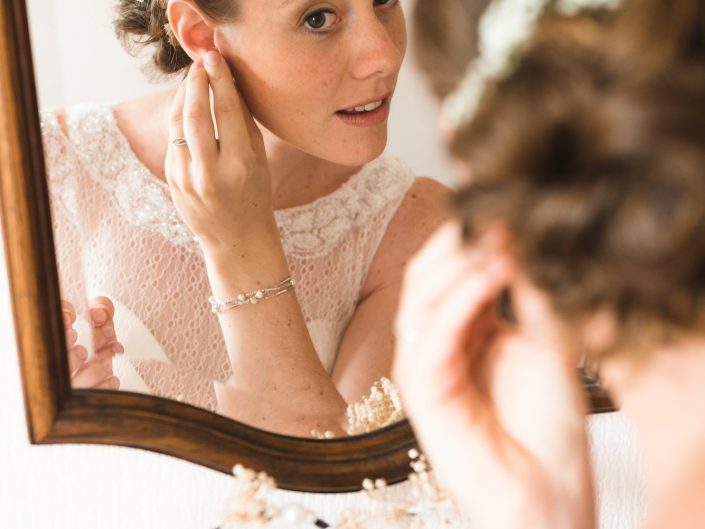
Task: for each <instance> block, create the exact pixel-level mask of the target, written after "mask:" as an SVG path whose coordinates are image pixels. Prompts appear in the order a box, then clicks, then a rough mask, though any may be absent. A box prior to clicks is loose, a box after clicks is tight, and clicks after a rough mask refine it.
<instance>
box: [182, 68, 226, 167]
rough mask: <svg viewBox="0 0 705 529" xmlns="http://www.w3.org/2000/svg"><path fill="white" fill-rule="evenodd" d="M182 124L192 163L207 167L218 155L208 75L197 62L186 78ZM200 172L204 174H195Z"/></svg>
mask: <svg viewBox="0 0 705 529" xmlns="http://www.w3.org/2000/svg"><path fill="white" fill-rule="evenodd" d="M183 125H184V136H185V137H186V141H188V149H189V151H190V152H191V160H192V162H193V163H195V164H196V165H197V166H198V167H199V168H203V167H208V166H209V165H210V164H211V162H212V161H215V160H216V157H217V156H218V146H217V144H216V142H215V128H214V127H213V118H212V117H211V105H210V92H209V84H208V74H207V73H206V71H205V69H204V68H203V65H202V64H201V63H195V64H193V65H192V66H191V69H190V70H189V73H188V77H187V78H186V94H185V99H184V123H183ZM204 172H207V171H196V172H195V173H196V174H200V173H204Z"/></svg>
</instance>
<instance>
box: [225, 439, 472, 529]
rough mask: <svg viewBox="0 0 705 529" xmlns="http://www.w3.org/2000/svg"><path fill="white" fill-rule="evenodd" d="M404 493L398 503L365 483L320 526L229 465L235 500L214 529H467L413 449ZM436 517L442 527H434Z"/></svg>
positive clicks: (382, 486)
mask: <svg viewBox="0 0 705 529" xmlns="http://www.w3.org/2000/svg"><path fill="white" fill-rule="evenodd" d="M409 459H410V464H409V466H410V467H411V469H412V473H411V474H410V475H409V482H410V484H411V487H410V490H409V491H408V493H407V494H405V495H404V497H403V498H396V499H395V498H394V497H392V495H390V491H389V487H388V485H387V482H386V481H385V480H383V479H374V480H373V479H365V480H364V481H363V482H362V490H361V491H360V493H359V494H360V497H361V500H362V501H361V502H360V504H359V507H356V508H353V509H350V510H346V511H344V512H342V513H341V514H340V515H339V516H338V519H337V520H335V521H334V520H324V519H323V517H321V516H319V515H318V514H317V513H315V512H313V511H311V510H310V509H307V508H306V507H304V506H303V505H299V504H296V503H291V504H288V505H284V506H278V505H274V504H273V503H272V498H271V497H270V496H271V494H272V493H273V492H274V490H275V489H276V483H275V481H274V480H273V479H272V478H271V477H269V476H268V475H267V474H265V473H264V472H259V473H258V472H255V471H253V470H249V469H247V468H244V467H243V466H242V465H235V467H234V468H233V475H234V476H235V478H236V480H235V494H234V495H233V496H232V497H231V498H230V500H229V501H228V505H227V514H226V516H225V519H224V520H223V522H222V523H221V525H220V526H219V529H245V528H254V527H257V528H259V529H263V528H269V527H271V528H272V529H274V528H275V527H277V528H279V527H286V528H287V529H297V528H298V529H316V528H319V529H328V528H330V529H441V527H445V528H450V527H451V522H450V520H455V522H454V523H453V527H454V528H455V529H468V528H469V527H470V524H469V523H468V521H467V520H466V519H463V518H462V516H461V515H460V513H459V511H458V510H457V507H456V506H455V505H454V503H453V502H452V501H451V499H450V497H449V496H448V494H447V493H446V492H445V490H444V489H443V488H441V487H440V486H439V485H438V483H437V482H436V480H435V478H434V476H433V475H432V473H431V471H430V469H429V466H428V462H427V461H426V458H425V457H424V456H423V455H422V454H420V453H419V451H418V450H416V449H411V450H409ZM439 513H440V514H441V519H443V522H441V524H440V525H439V524H438V517H437V516H435V517H434V514H435V515H438V514H439Z"/></svg>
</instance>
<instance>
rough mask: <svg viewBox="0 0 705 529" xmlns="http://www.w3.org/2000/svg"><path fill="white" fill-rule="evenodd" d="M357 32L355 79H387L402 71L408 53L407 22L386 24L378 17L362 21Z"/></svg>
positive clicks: (354, 41)
mask: <svg viewBox="0 0 705 529" xmlns="http://www.w3.org/2000/svg"><path fill="white" fill-rule="evenodd" d="M359 24H360V26H361V27H360V28H359V31H355V32H354V35H355V36H354V37H353V48H354V52H353V56H352V61H353V64H352V69H351V70H352V75H353V77H355V78H356V79H367V78H369V77H375V76H377V77H387V76H390V75H395V74H396V73H397V72H398V71H399V69H400V68H401V64H402V61H403V59H404V53H405V50H406V30H405V27H404V22H403V21H402V22H401V23H392V22H390V23H385V22H384V21H382V20H380V19H379V18H378V16H377V15H376V14H372V15H369V16H366V17H365V18H364V20H360V21H359Z"/></svg>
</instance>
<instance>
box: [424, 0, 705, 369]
mask: <svg viewBox="0 0 705 529" xmlns="http://www.w3.org/2000/svg"><path fill="white" fill-rule="evenodd" d="M419 1H420V2H421V3H422V4H423V3H427V4H433V6H434V8H435V9H436V10H441V11H442V10H443V9H444V6H445V5H446V4H447V5H453V6H454V7H453V8H452V10H454V11H456V12H457V6H456V4H462V3H467V4H472V3H474V1H475V0H419ZM416 20H417V24H421V25H423V24H424V23H425V22H424V20H423V19H420V18H417V19H416ZM429 23H431V22H429ZM475 23H476V20H469V19H468V20H466V24H467V25H468V28H469V27H470V26H471V25H473V24H475ZM455 24H456V25H457V24H458V23H457V21H456V22H455ZM466 31H470V29H467V30H466ZM423 34H424V33H423V32H421V33H420V35H423ZM450 40H452V39H447V38H446V39H443V40H439V41H432V40H430V39H426V40H425V41H424V43H423V45H424V46H425V47H428V46H443V45H444V43H445V42H450ZM615 50H620V53H615ZM622 52H624V53H622ZM424 53H426V54H428V53H429V52H428V51H425V52H424ZM435 53H436V54H437V55H442V54H443V53H445V54H449V55H452V54H454V53H456V52H455V50H453V49H452V48H445V49H442V50H438V49H437V50H436V51H435ZM460 53H462V54H464V55H466V54H467V51H466V50H464V51H462V52H460ZM450 64H451V61H445V62H443V63H442V64H439V65H434V63H433V61H424V62H423V65H424V67H425V69H426V72H427V73H428V75H429V76H430V77H431V78H432V79H433V78H441V79H447V78H448V77H449V73H448V72H447V71H439V70H437V69H438V68H441V67H443V68H448V67H449V65H450ZM459 75H462V73H460V74H459ZM432 84H433V83H432ZM439 95H443V94H442V93H440V92H439ZM451 151H452V153H453V154H454V156H455V157H456V158H458V159H460V160H462V161H464V162H465V163H466V164H467V165H468V167H469V168H470V171H471V173H472V178H473V180H472V182H471V183H470V184H469V185H468V186H467V187H466V188H465V189H464V190H462V191H461V192H460V193H459V195H458V196H457V199H456V203H457V207H458V213H459V215H460V216H461V218H462V219H463V220H464V222H465V224H466V226H467V227H469V229H470V230H472V228H473V227H474V226H478V225H479V224H478V222H487V221H493V220H494V221H499V222H501V223H502V224H503V225H505V226H507V227H508V228H509V230H510V232H511V233H512V236H513V240H514V246H513V250H514V252H515V254H516V257H517V259H518V260H519V263H520V265H521V267H522V269H523V270H524V271H525V273H526V274H527V275H528V276H529V278H530V279H531V281H532V282H533V283H534V284H536V285H537V286H538V287H539V288H540V289H542V290H543V291H544V292H545V293H547V295H548V296H549V298H550V299H551V301H552V304H553V306H554V308H555V310H556V312H557V314H559V315H560V316H561V317H562V318H563V319H564V321H565V322H566V323H568V324H573V325H575V326H576V327H575V328H576V330H577V329H578V328H580V327H581V325H582V323H583V322H584V321H586V320H585V318H586V317H588V316H590V315H591V314H594V313H596V312H598V311H602V310H607V311H608V312H609V313H610V314H612V315H613V316H614V318H615V320H616V324H617V326H616V329H617V334H618V336H616V337H615V342H614V343H611V344H608V345H607V346H606V347H605V349H604V350H600V351H592V352H591V353H592V354H593V356H598V355H603V354H608V353H610V352H613V351H616V350H618V349H624V348H629V349H630V350H634V351H643V350H646V349H648V348H649V347H651V346H654V345H655V344H659V343H664V342H668V341H671V340H674V339H676V338H677V337H678V336H681V335H683V334H690V333H693V332H697V333H703V332H704V330H705V3H703V2H702V1H701V0H632V1H631V2H630V1H627V3H626V5H625V7H624V8H623V10H622V11H621V12H619V13H617V14H615V15H614V16H611V15H607V14H605V13H602V14H599V13H591V14H582V15H576V16H571V17H568V16H564V15H560V14H559V13H557V12H555V11H552V12H549V13H548V14H547V15H546V16H544V18H543V19H542V20H541V21H540V22H539V25H538V27H537V30H536V32H535V34H534V36H533V37H532V39H531V40H530V42H528V43H527V44H526V45H525V46H524V48H523V49H522V50H521V54H520V56H519V57H518V58H517V63H516V67H515V68H514V71H513V73H512V74H511V75H509V76H508V77H507V78H504V79H499V80H496V81H494V82H491V83H490V85H489V86H488V87H487V89H486V90H485V93H484V96H483V99H482V100H481V102H480V106H479V108H478V111H477V112H476V114H475V116H474V117H473V119H472V121H471V122H470V123H467V124H465V125H464V126H462V127H461V128H460V129H459V130H457V131H456V133H455V135H454V137H453V139H452V141H451ZM574 335H575V336H576V338H577V337H579V336H580V333H578V332H576V333H574Z"/></svg>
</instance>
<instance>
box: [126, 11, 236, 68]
mask: <svg viewBox="0 0 705 529" xmlns="http://www.w3.org/2000/svg"><path fill="white" fill-rule="evenodd" d="M167 2H168V0H119V1H118V2H117V6H116V17H115V19H114V21H113V25H114V27H115V33H116V35H117V37H118V38H119V39H120V42H121V43H122V45H123V47H124V48H125V49H126V50H127V51H128V52H129V53H130V54H132V55H137V54H138V53H139V52H140V50H142V49H143V48H145V47H148V46H152V47H153V48H154V51H153V53H152V57H151V64H150V65H149V67H148V68H147V71H148V73H152V74H154V73H156V74H157V76H158V74H161V75H171V74H175V73H178V72H180V71H182V70H184V69H185V68H187V67H188V66H189V65H190V64H191V62H192V61H191V58H190V57H189V56H188V55H187V54H186V52H185V51H184V50H183V49H182V48H181V46H180V45H179V42H178V41H177V40H176V36H175V35H174V32H173V31H172V30H171V27H170V26H169V20H168V18H167V14H166V7H167ZM193 3H194V4H195V5H196V6H197V7H198V8H199V9H200V10H201V11H202V12H203V14H204V15H205V16H207V17H209V18H211V19H212V20H214V21H216V22H227V21H230V20H233V19H234V18H235V17H236V16H237V1H236V0H193Z"/></svg>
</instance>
